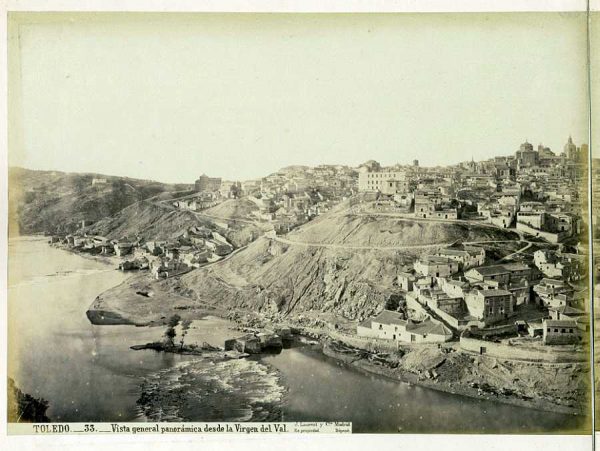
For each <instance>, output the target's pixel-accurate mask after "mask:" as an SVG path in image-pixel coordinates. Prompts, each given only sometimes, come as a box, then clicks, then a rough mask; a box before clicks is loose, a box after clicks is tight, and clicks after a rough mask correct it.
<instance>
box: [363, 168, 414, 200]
mask: <svg viewBox="0 0 600 451" xmlns="http://www.w3.org/2000/svg"><path fill="white" fill-rule="evenodd" d="M408 186H409V182H408V180H407V178H406V174H405V173H404V171H398V172H361V173H360V174H358V190H359V191H380V192H382V193H383V194H390V195H392V194H396V193H403V192H407V191H408Z"/></svg>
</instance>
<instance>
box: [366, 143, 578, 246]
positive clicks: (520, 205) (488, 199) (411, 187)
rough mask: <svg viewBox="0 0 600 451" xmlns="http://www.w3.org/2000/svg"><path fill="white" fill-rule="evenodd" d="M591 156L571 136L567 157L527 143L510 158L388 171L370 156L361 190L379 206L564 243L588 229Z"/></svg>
mask: <svg viewBox="0 0 600 451" xmlns="http://www.w3.org/2000/svg"><path fill="white" fill-rule="evenodd" d="M586 154H587V145H585V144H583V145H581V146H580V147H577V146H576V145H575V144H574V143H573V140H572V139H571V138H570V137H569V139H568V141H567V143H566V144H565V146H564V150H563V152H562V153H561V154H560V155H555V154H554V152H552V151H551V150H550V149H549V148H548V147H545V146H544V145H542V144H540V145H539V146H538V148H537V149H534V148H533V145H532V144H530V143H529V142H524V143H523V144H521V146H520V147H519V149H518V150H517V151H516V152H515V153H514V154H513V155H510V156H506V157H504V156H502V157H495V158H492V159H489V160H486V161H480V162H475V161H473V160H471V161H467V162H463V163H461V164H459V165H455V166H450V167H444V168H439V167H435V168H422V167H419V166H418V164H413V165H412V166H393V167H388V168H382V167H381V166H380V165H379V163H377V162H375V161H373V160H371V161H368V162H366V163H365V164H363V165H361V167H359V169H358V170H359V175H358V190H359V191H360V192H362V193H364V194H365V195H366V196H367V197H366V198H367V199H372V200H373V205H376V206H377V207H378V208H379V209H381V208H382V207H384V208H387V209H388V210H390V211H396V212H400V213H410V214H412V215H414V216H415V217H418V218H425V219H427V218H430V219H438V220H456V219H465V220H477V221H483V222H487V223H491V224H494V225H495V226H498V227H502V228H515V229H517V230H519V231H521V232H524V233H528V234H531V235H535V236H539V237H541V238H543V239H545V240H547V241H550V242H553V243H558V242H560V241H563V240H564V239H566V238H568V237H570V236H572V235H573V234H574V233H578V232H579V231H580V228H581V219H580V211H579V208H580V205H579V189H578V187H580V185H581V184H580V183H578V182H579V181H581V177H582V176H583V171H582V170H581V169H582V164H581V161H582V157H581V156H582V155H586ZM369 195H370V197H369Z"/></svg>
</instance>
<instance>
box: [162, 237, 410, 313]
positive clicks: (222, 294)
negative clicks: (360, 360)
mask: <svg viewBox="0 0 600 451" xmlns="http://www.w3.org/2000/svg"><path fill="white" fill-rule="evenodd" d="M410 259H411V258H410V257H409V256H406V255H402V254H400V253H399V252H397V251H369V250H362V251H356V250H351V251H349V250H339V249H329V248H320V247H303V246H294V245H291V246H290V245H286V244H282V243H278V242H275V241H271V240H268V239H265V238H261V239H259V240H258V241H256V242H255V243H252V244H251V245H250V246H249V247H248V248H247V249H246V250H244V252H241V253H239V254H238V255H236V256H234V257H233V258H232V259H230V260H228V261H225V262H223V263H222V264H217V265H213V266H212V267H209V268H206V269H205V270H202V269H201V270H198V271H193V272H192V273H189V274H186V275H185V276H183V277H182V278H181V280H180V281H179V282H178V283H180V284H181V286H182V290H181V291H180V294H183V295H184V296H190V297H191V298H192V299H194V300H197V301H200V302H203V303H211V304H213V305H215V306H218V307H221V308H227V307H230V308H236V309H248V310H255V311H260V312H263V313H279V314H282V315H284V316H287V315H295V314H300V313H302V312H307V311H320V312H331V313H335V314H337V315H341V316H342V317H345V318H348V319H362V318H364V317H366V316H369V315H371V314H372V313H374V312H376V311H378V310H380V309H381V308H382V306H383V305H384V304H385V302H386V300H387V299H388V297H389V295H390V294H391V293H393V292H394V291H396V287H395V286H394V281H395V279H396V276H397V274H398V272H400V271H401V270H402V268H403V266H404V265H405V264H406V263H408V262H409V260H410ZM171 283H172V282H171Z"/></svg>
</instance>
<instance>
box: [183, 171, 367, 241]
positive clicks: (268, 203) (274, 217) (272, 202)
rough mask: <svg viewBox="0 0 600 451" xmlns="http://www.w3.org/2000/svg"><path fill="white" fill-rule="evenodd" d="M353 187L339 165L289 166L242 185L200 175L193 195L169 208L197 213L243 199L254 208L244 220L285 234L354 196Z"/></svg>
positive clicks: (351, 176)
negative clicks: (221, 203)
mask: <svg viewBox="0 0 600 451" xmlns="http://www.w3.org/2000/svg"><path fill="white" fill-rule="evenodd" d="M357 184H358V172H357V170H356V169H353V168H350V167H348V166H342V165H321V166H316V167H308V166H289V167H287V168H284V169H281V170H280V171H278V172H276V173H274V174H271V175H269V176H267V177H263V178H260V179H256V180H247V181H243V182H233V181H224V180H222V179H220V178H214V177H209V176H207V175H205V174H203V175H201V176H200V177H199V178H198V180H196V182H195V185H194V186H195V191H196V193H195V194H193V195H191V196H186V197H185V198H182V199H177V200H175V201H174V202H173V206H175V207H176V208H178V209H183V210H192V211H200V210H204V209H207V208H210V207H213V206H215V205H218V204H219V203H220V202H222V201H224V200H226V199H231V198H241V197H244V198H246V199H248V200H249V201H250V202H252V203H253V204H254V205H255V208H254V210H253V211H252V213H251V214H249V215H248V218H247V219H254V220H258V221H265V222H269V223H272V224H273V227H274V229H275V230H276V231H277V232H278V233H286V232H288V231H290V230H291V229H293V228H294V227H297V226H298V225H301V224H304V223H306V222H307V221H310V220H311V219H312V218H314V217H316V216H319V215H320V214H323V213H325V212H327V211H329V210H330V209H331V208H332V207H333V206H334V205H336V204H337V203H339V202H341V201H343V200H345V199H347V198H348V197H350V196H352V195H353V194H356V192H357V190H358V185H357Z"/></svg>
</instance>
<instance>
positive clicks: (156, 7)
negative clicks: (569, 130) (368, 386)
mask: <svg viewBox="0 0 600 451" xmlns="http://www.w3.org/2000/svg"><path fill="white" fill-rule="evenodd" d="M588 7H589V9H590V10H591V11H600V0H589V1H588V0H345V1H344V0H280V1H276V0H252V1H248V0H220V1H219V0H1V1H0V13H1V14H0V35H1V36H2V39H1V42H0V65H1V66H2V69H3V70H2V73H1V75H0V86H1V90H0V100H1V103H2V109H1V110H0V174H1V175H0V199H2V200H1V201H0V231H1V232H0V302H1V303H2V305H3V308H2V310H1V314H0V330H1V331H2V334H3V337H6V327H7V255H8V249H7V236H8V232H7V216H8V202H7V197H8V182H7V177H6V174H7V173H8V138H7V135H8V114H7V108H8V98H7V84H8V83H7V34H8V33H7V11H40V12H41V11H46V12H50V11H52V12H63V11H72V12H75V11H81V12H86V11H87V12H91V11H98V12H112V11H130V12H142V11H145V12H290V13H291V12H297V13H301V12H322V13H326V12H363V13H366V12H406V13H409V12H430V13H432V12H584V11H586V10H587V9H588ZM592 57H593V55H592ZM0 341H1V342H2V346H0V373H1V374H2V377H1V378H0V449H3V450H21V449H44V450H75V449H77V450H78V449H85V450H99V449H108V448H114V449H124V448H126V449H128V450H140V451H148V450H149V449H151V450H152V451H154V450H172V449H174V450H178V451H179V450H184V449H186V450H187V449H194V450H209V449H227V450H238V449H239V450H244V451H247V450H248V449H257V450H272V449H277V448H284V449H289V450H302V451H307V450H312V449H345V450H348V451H350V450H361V451H362V450H364V449H365V448H366V449H370V450H374V449H376V450H377V451H380V450H381V451H383V450H387V449H394V450H396V451H399V450H402V449H411V450H429V449H443V450H444V451H464V450H482V449H485V450H486V451H506V450H507V449H514V448H526V449H528V450H531V451H533V450H538V449H539V450H543V451H584V450H591V449H592V446H593V440H592V438H593V437H592V435H589V436H556V435H551V436H545V435H527V436H518V435H412V434H410V435H409V434H354V435H351V436H338V435H335V436H329V435H327V436H324V435H318V436H316V435H302V436H290V435H285V436H283V435H282V436H261V435H253V436H244V435H241V436H231V435H228V436H225V435H223V436H218V435H207V436H204V435H148V436H116V435H115V436H112V435H111V436H44V437H40V436H7V434H6V429H7V428H6V415H7V412H6V383H7V381H6V372H7V370H6V359H7V343H6V339H5V338H4V339H3V340H0Z"/></svg>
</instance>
